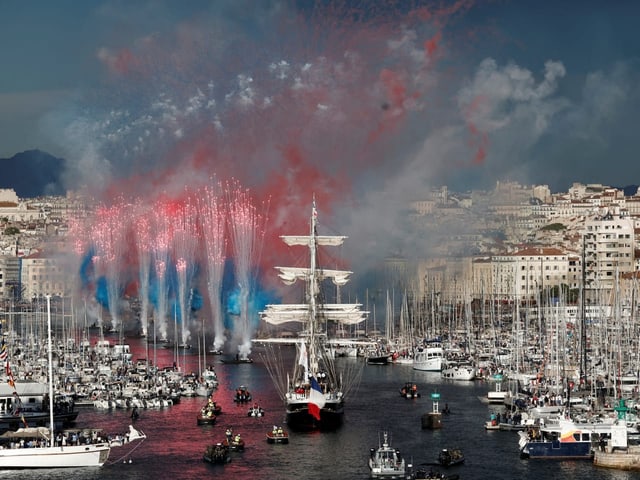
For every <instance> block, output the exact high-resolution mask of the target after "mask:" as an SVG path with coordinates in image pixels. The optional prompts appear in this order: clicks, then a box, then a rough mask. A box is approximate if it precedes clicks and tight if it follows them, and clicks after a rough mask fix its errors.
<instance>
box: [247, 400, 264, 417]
mask: <svg viewBox="0 0 640 480" xmlns="http://www.w3.org/2000/svg"><path fill="white" fill-rule="evenodd" d="M248 416H249V417H263V416H264V409H263V408H262V407H259V406H258V404H257V403H256V404H254V405H253V407H249V412H248Z"/></svg>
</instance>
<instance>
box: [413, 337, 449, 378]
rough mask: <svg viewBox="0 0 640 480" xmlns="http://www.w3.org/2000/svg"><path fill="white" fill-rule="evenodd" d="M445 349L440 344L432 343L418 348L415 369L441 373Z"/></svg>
mask: <svg viewBox="0 0 640 480" xmlns="http://www.w3.org/2000/svg"><path fill="white" fill-rule="evenodd" d="M443 358H444V349H443V348H442V344H440V343H430V344H427V345H426V346H424V347H418V348H416V350H415V353H414V356H413V369H414V370H424V371H427V372H439V371H441V370H442V359H443Z"/></svg>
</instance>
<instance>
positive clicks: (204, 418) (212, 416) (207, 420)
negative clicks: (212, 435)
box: [198, 398, 222, 425]
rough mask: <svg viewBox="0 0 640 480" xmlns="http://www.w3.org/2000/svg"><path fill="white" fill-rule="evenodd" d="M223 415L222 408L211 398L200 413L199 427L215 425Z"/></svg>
mask: <svg viewBox="0 0 640 480" xmlns="http://www.w3.org/2000/svg"><path fill="white" fill-rule="evenodd" d="M221 413H222V407H221V406H220V405H218V404H217V403H216V402H215V400H213V399H211V398H209V400H207V403H205V404H204V405H203V406H202V408H201V409H200V412H199V413H198V425H213V424H214V423H216V418H217V417H218V415H220V414H221Z"/></svg>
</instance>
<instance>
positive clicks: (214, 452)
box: [202, 442, 231, 464]
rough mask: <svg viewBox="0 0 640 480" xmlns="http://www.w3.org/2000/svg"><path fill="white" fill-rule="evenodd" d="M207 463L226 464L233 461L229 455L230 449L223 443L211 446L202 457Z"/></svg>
mask: <svg viewBox="0 0 640 480" xmlns="http://www.w3.org/2000/svg"><path fill="white" fill-rule="evenodd" d="M202 459H203V460H204V461H205V462H209V463H216V464H225V463H229V462H230V461H231V455H230V454H229V447H228V446H226V445H223V444H222V443H221V442H219V443H216V444H215V445H209V446H208V447H207V449H206V450H205V452H204V455H203V456H202Z"/></svg>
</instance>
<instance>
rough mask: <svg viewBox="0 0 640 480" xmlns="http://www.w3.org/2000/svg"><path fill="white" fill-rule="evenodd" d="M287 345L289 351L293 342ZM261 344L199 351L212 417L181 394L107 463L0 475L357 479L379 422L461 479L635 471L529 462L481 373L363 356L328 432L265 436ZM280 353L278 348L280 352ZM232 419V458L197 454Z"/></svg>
mask: <svg viewBox="0 0 640 480" xmlns="http://www.w3.org/2000/svg"><path fill="white" fill-rule="evenodd" d="M129 344H130V345H131V348H132V351H133V352H134V359H135V358H140V357H143V356H144V352H145V349H146V344H145V343H144V340H142V339H132V340H130V341H129ZM280 348H283V349H285V351H286V349H290V354H291V355H293V351H294V347H280ZM264 353H265V350H261V349H260V347H257V348H256V349H255V350H254V352H253V354H252V358H253V360H254V363H251V364H226V363H221V362H220V358H221V357H219V356H207V363H210V364H212V365H214V366H215V369H216V372H217V375H218V380H219V381H220V385H219V386H218V388H217V389H216V390H215V392H214V398H215V400H216V401H217V402H218V403H219V404H220V405H221V406H222V409H223V411H222V414H221V415H220V416H219V417H218V419H217V421H216V423H215V424H214V425H204V426H198V425H197V422H196V417H197V413H198V411H199V409H200V408H201V407H202V405H203V404H204V402H205V399H203V398H202V397H194V398H183V399H182V400H181V402H180V403H178V404H176V405H174V406H172V407H169V408H166V409H162V410H142V411H140V417H139V418H138V419H137V420H135V423H134V424H135V426H136V428H138V429H140V430H142V431H144V433H146V434H147V437H148V438H147V439H146V440H145V441H144V442H142V443H141V444H140V445H139V447H138V448H137V449H136V450H134V451H133V453H132V454H131V456H124V457H121V453H122V452H121V451H119V449H117V448H115V449H112V451H111V456H110V458H109V461H108V463H107V464H105V465H104V466H103V467H101V468H96V469H77V470H76V469H61V470H55V471H49V470H48V471H41V470H24V471H1V472H0V480H1V479H3V478H7V479H10V478H11V479H13V478H15V479H20V480H29V479H36V478H37V479H41V478H50V479H64V480H74V479H82V480H91V479H101V480H116V479H117V480H122V479H127V480H134V479H140V480H142V479H145V480H146V479H149V478H154V479H171V480H178V479H194V478H219V479H234V480H235V479H248V478H251V479H267V478H268V479H282V480H287V479H296V480H299V479H366V478H368V477H369V471H368V466H367V460H368V456H369V449H370V448H372V447H377V446H378V441H379V440H378V439H379V437H380V435H381V432H382V431H387V432H388V433H389V436H390V439H391V445H392V446H394V447H396V448H398V449H400V451H401V453H402V454H403V456H404V457H405V459H407V460H408V461H409V462H410V463H412V464H413V465H414V466H415V467H416V468H418V467H421V468H427V469H428V468H431V467H429V466H424V465H425V464H430V463H431V464H432V463H435V462H436V461H437V458H438V453H439V452H440V450H441V449H442V448H460V449H461V450H462V452H463V453H464V455H465V463H464V464H463V465H459V466H455V467H450V468H449V469H446V470H445V469H443V468H441V467H436V466H434V467H433V468H434V469H437V470H440V471H442V472H444V473H447V474H458V475H459V478H460V479H461V480H476V479H505V480H512V479H522V480H524V479H536V480H539V479H541V478H546V479H560V478H563V479H573V478H588V479H596V480H599V479H602V480H604V479H616V480H625V479H632V478H638V475H639V474H638V473H632V472H624V471H614V470H605V469H600V468H596V467H594V466H593V465H592V463H591V462H590V461H552V460H546V461H544V460H543V461H537V460H526V459H521V458H520V457H519V453H518V442H517V438H518V437H517V433H516V432H507V431H486V430H485V428H484V425H485V421H486V420H487V419H488V418H489V408H490V407H489V406H488V405H486V404H484V403H482V402H481V401H480V400H479V398H478V397H481V396H484V395H486V392H487V389H489V388H492V387H491V386H490V385H489V384H487V383H485V382H483V381H475V382H453V381H445V380H442V379H441V378H440V375H439V373H433V372H422V371H417V370H413V369H412V368H411V366H410V365H364V366H363V370H362V376H361V377H360V380H359V383H358V384H357V385H356V386H355V387H354V388H353V390H352V391H351V392H350V394H349V397H348V402H347V405H346V410H345V419H344V425H343V426H342V427H341V428H340V429H339V430H338V431H336V432H330V433H329V432H325V433H317V432H314V433H296V432H290V442H289V444H287V445H278V444H275V445H274V444H269V443H267V441H266V437H265V435H266V433H267V431H268V430H270V429H271V428H272V427H273V425H282V426H284V427H285V428H286V425H285V424H284V406H283V403H282V402H281V401H280V399H279V398H278V396H277V394H276V390H275V387H274V384H273V381H272V378H271V376H270V375H269V372H268V370H267V368H266V365H265V363H264V361H263V357H262V355H264ZM285 353H287V352H285ZM173 355H174V353H173V352H172V351H171V350H166V349H158V350H157V351H156V354H155V356H156V358H157V364H158V365H159V366H163V365H171V364H172V363H173ZM178 358H179V360H180V361H179V364H181V365H183V366H184V369H185V371H194V372H197V371H198V365H199V363H200V362H199V356H198V353H197V352H190V353H185V354H182V355H180V356H179V357H178ZM336 361H337V362H363V360H362V359H358V358H340V359H337V360H336ZM408 381H412V382H415V383H416V384H417V385H418V388H419V390H420V392H421V397H420V398H416V399H406V398H403V397H401V396H400V393H399V390H400V388H401V387H402V386H403V385H404V383H405V382H408ZM240 385H246V386H247V387H248V388H249V389H250V390H251V392H252V394H253V401H255V402H257V403H258V404H259V405H260V406H261V407H263V408H264V410H265V415H264V417H257V418H256V417H249V416H248V415H247V411H248V408H249V406H250V405H251V404H236V403H235V402H234V401H233V397H234V390H235V388H236V387H238V386H240ZM433 392H438V393H440V408H444V405H445V404H448V407H449V409H450V411H451V413H450V414H449V415H445V416H443V418H442V428H441V429H438V430H427V429H422V424H421V417H422V415H423V414H424V413H427V412H429V411H431V410H432V402H431V400H430V394H431V393H433ZM130 413H131V412H130V411H127V410H124V409H122V410H121V409H115V410H112V411H98V410H95V409H93V408H92V407H83V408H82V409H81V412H80V415H79V417H78V421H77V426H78V427H83V426H87V427H89V426H92V427H100V428H103V429H104V431H105V432H106V433H117V432H124V431H125V430H126V429H127V427H128V425H129V423H131V420H130ZM229 426H231V427H233V430H234V432H237V433H240V434H241V435H242V437H243V438H244V440H245V443H246V448H245V450H244V451H243V452H232V461H231V462H230V463H228V464H225V465H212V464H209V463H206V462H204V461H203V460H202V455H203V453H204V451H205V448H206V446H207V445H209V444H212V443H216V442H218V441H222V440H223V439H224V433H225V430H226V428H227V427H229Z"/></svg>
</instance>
